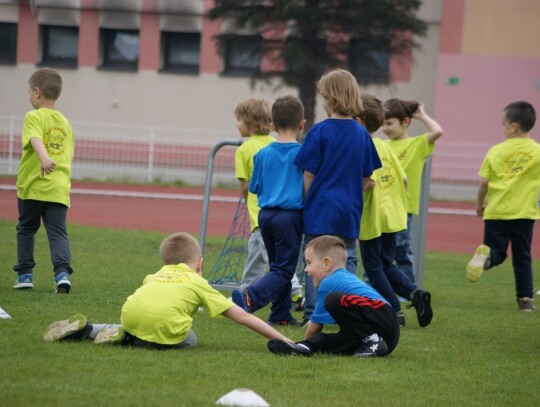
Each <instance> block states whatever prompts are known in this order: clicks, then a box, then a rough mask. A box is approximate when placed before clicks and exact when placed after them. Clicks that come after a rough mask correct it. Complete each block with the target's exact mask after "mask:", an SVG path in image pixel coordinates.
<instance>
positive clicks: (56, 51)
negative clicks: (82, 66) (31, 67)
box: [38, 25, 79, 68]
mask: <svg viewBox="0 0 540 407" xmlns="http://www.w3.org/2000/svg"><path fill="white" fill-rule="evenodd" d="M41 45H42V56H41V62H40V63H39V64H38V65H41V66H43V65H47V66H58V67H65V68H70V67H73V68H76V67H77V57H78V55H79V29H78V28H77V27H59V26H52V25H42V26H41Z"/></svg>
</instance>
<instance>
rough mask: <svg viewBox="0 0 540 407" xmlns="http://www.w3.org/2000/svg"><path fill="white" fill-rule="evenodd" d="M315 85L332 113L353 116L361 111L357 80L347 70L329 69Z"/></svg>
mask: <svg viewBox="0 0 540 407" xmlns="http://www.w3.org/2000/svg"><path fill="white" fill-rule="evenodd" d="M317 87H318V89H319V92H320V94H321V96H322V97H323V98H324V99H325V100H326V104H327V106H328V107H329V108H330V109H331V110H332V112H333V113H337V114H340V115H343V116H349V117H354V116H356V115H358V112H361V111H362V100H361V99H360V89H359V87H358V82H356V78H355V77H354V76H353V75H352V74H351V73H350V72H349V71H346V70H344V69H335V70H333V71H330V72H328V73H327V74H326V75H324V76H323V77H322V78H321V79H320V80H319V83H318V85H317Z"/></svg>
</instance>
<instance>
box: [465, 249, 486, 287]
mask: <svg viewBox="0 0 540 407" xmlns="http://www.w3.org/2000/svg"><path fill="white" fill-rule="evenodd" d="M489 252H490V248H489V247H488V246H486V245H485V244H481V245H480V246H478V247H477V248H476V250H475V251H474V255H473V257H472V259H471V260H469V263H468V264H467V280H469V281H470V282H471V283H474V282H476V281H478V280H479V279H480V277H482V273H483V272H484V270H486V269H487V268H488V267H489Z"/></svg>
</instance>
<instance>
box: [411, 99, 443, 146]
mask: <svg viewBox="0 0 540 407" xmlns="http://www.w3.org/2000/svg"><path fill="white" fill-rule="evenodd" d="M413 117H415V118H417V119H418V120H420V121H421V122H422V123H424V125H425V126H426V127H427V128H428V141H429V143H430V144H433V143H435V141H436V140H437V139H438V138H439V137H441V136H442V133H443V130H442V127H441V126H439V123H437V122H436V121H435V120H433V119H432V118H431V117H429V116H428V114H427V113H426V112H425V110H424V104H423V103H420V104H419V105H418V109H416V112H414V114H413Z"/></svg>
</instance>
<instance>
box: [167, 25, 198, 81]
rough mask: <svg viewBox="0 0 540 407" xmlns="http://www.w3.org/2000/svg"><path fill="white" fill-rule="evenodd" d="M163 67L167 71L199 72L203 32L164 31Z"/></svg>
mask: <svg viewBox="0 0 540 407" xmlns="http://www.w3.org/2000/svg"><path fill="white" fill-rule="evenodd" d="M161 39H162V40H161V43H162V47H163V68H162V71H165V72H186V73H199V61H200V56H201V34H200V33H183V32H163V33H162V34H161Z"/></svg>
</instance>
